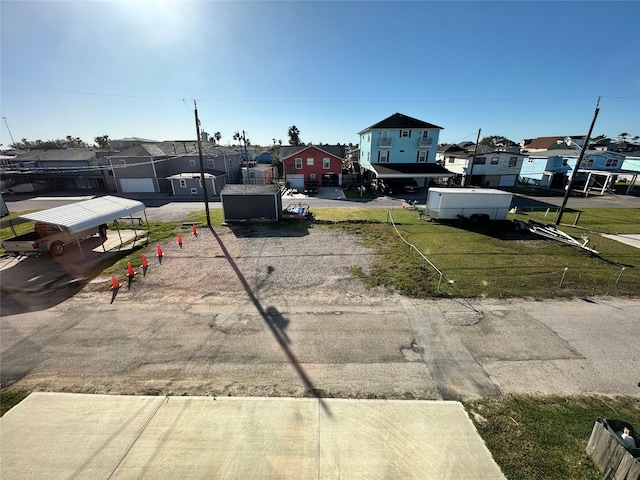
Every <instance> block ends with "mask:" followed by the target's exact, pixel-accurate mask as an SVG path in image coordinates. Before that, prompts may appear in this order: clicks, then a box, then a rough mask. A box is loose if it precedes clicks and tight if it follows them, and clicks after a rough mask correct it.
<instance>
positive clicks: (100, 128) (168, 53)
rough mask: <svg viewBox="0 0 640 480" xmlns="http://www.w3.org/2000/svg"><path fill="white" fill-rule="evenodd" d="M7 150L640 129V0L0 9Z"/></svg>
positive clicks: (8, 2) (1, 133)
mask: <svg viewBox="0 0 640 480" xmlns="http://www.w3.org/2000/svg"><path fill="white" fill-rule="evenodd" d="M0 35H1V37H0V40H1V51H0V53H1V57H0V62H1V64H0V66H1V74H0V87H1V90H0V93H1V97H0V105H1V108H0V110H1V114H2V117H3V118H2V123H1V128H0V143H1V144H3V145H5V146H6V145H9V144H10V143H12V137H13V140H14V141H16V142H18V141H20V140H21V139H23V138H26V139H28V140H31V141H34V140H38V139H40V140H49V139H58V138H65V137H66V136H67V135H71V136H73V137H80V138H81V139H82V140H84V141H85V142H87V143H90V144H93V143H94V139H95V137H97V136H101V135H108V136H109V138H111V139H118V138H124V137H141V138H148V139H153V140H188V139H195V138H196V126H195V119H194V101H195V102H196V104H197V109H198V115H199V118H200V122H201V125H202V128H203V129H204V130H205V131H207V132H209V133H210V134H213V133H214V132H216V131H219V132H220V133H221V135H222V138H221V143H222V144H223V145H227V144H229V143H233V139H232V137H233V134H234V132H236V131H242V130H244V131H245V132H246V137H247V138H248V139H250V141H251V143H252V144H254V145H258V144H259V145H271V144H272V143H273V139H276V141H277V140H282V141H283V144H285V145H286V144H288V140H289V138H288V135H287V131H288V128H289V127H290V126H292V125H295V126H296V127H297V128H298V129H299V131H300V139H301V140H302V141H303V142H305V143H309V142H312V143H316V144H317V143H331V144H335V143H343V144H348V143H353V144H357V143H358V132H359V131H360V130H363V129H365V128H367V127H369V126H371V125H373V124H375V123H377V122H379V121H380V120H383V119H384V118H386V117H388V116H390V115H392V114H394V113H396V112H399V113H402V114H405V115H408V116H411V117H414V118H418V119H420V120H423V121H426V122H429V123H432V124H435V125H438V126H440V127H442V128H443V130H442V131H441V133H440V139H439V142H440V143H457V142H461V141H466V140H469V141H475V139H476V136H477V135H478V130H481V138H482V137H485V136H489V135H502V136H505V137H507V138H509V139H511V140H513V141H515V142H519V141H520V140H522V139H524V138H535V137H539V136H555V135H559V136H577V135H586V133H587V131H588V129H589V125H590V123H591V120H592V117H593V114H594V110H595V108H596V103H597V101H598V98H599V97H600V103H599V109H600V110H599V115H598V118H597V121H596V125H595V128H594V131H593V136H597V135H607V136H610V137H617V136H618V134H620V133H622V132H626V133H629V134H631V135H640V2H638V1H625V2H615V1H569V2H556V1H553V2H544V1H515V0H514V1H497V2H490V1H455V0H454V1H447V2H436V1H408V2H402V1H376V2H368V1H341V2H339V1H322V2H313V1H302V0H300V1H268V0H267V1H257V2H256V1H243V0H239V1H238V0H236V1H231V2H221V1H204V0H201V1H177V0H174V1H123V2H120V1H106V2H103V1H90V0H85V1H47V0H43V1H29V0H26V1H25V0H20V1H13V0H2V1H1V2H0Z"/></svg>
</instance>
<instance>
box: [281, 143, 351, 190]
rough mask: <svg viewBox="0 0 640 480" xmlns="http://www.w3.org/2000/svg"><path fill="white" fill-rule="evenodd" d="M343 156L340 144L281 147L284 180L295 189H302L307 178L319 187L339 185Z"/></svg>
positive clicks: (343, 151)
mask: <svg viewBox="0 0 640 480" xmlns="http://www.w3.org/2000/svg"><path fill="white" fill-rule="evenodd" d="M344 156H345V148H344V147H342V146H340V145H322V146H319V147H316V146H308V147H305V146H304V145H301V146H296V147H281V149H280V161H281V162H282V167H283V172H284V180H285V182H286V183H287V185H288V186H289V187H290V188H297V189H303V188H304V182H306V181H307V180H316V181H317V182H318V186H319V187H339V186H341V185H342V164H343V162H344Z"/></svg>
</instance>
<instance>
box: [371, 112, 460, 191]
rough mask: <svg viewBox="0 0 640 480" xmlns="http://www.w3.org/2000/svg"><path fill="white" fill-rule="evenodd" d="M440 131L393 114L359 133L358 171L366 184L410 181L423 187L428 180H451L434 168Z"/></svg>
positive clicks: (437, 128)
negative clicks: (388, 180) (392, 180)
mask: <svg viewBox="0 0 640 480" xmlns="http://www.w3.org/2000/svg"><path fill="white" fill-rule="evenodd" d="M440 130H442V127H439V126H437V125H433V124H431V123H428V122H424V121H422V120H418V119H416V118H412V117H409V116H407V115H403V114H401V113H394V114H393V115H391V116H390V117H388V118H385V119H384V120H381V121H380V122H378V123H376V124H374V125H371V126H370V127H368V128H365V129H364V130H361V131H360V132H358V135H359V137H360V168H361V169H362V170H363V174H364V176H365V181H372V180H375V179H406V180H408V179H413V180H416V182H417V183H418V186H419V187H426V186H427V182H428V181H429V179H446V178H450V177H452V176H453V173H451V172H449V171H448V170H446V169H445V168H443V167H442V166H440V165H438V164H436V151H437V148H438V136H439V135H440Z"/></svg>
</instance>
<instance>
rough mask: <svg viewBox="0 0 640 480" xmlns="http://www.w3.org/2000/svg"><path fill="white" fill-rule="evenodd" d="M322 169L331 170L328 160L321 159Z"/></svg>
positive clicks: (329, 160)
mask: <svg viewBox="0 0 640 480" xmlns="http://www.w3.org/2000/svg"><path fill="white" fill-rule="evenodd" d="M322 168H324V169H329V168H331V159H330V158H323V159H322Z"/></svg>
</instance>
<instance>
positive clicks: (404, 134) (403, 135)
mask: <svg viewBox="0 0 640 480" xmlns="http://www.w3.org/2000/svg"><path fill="white" fill-rule="evenodd" d="M400 138H411V130H400Z"/></svg>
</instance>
